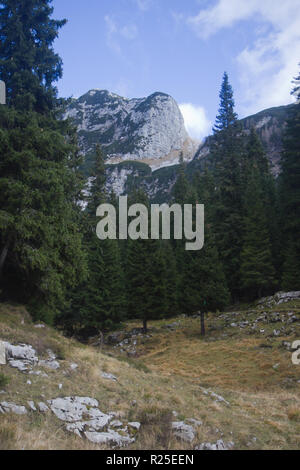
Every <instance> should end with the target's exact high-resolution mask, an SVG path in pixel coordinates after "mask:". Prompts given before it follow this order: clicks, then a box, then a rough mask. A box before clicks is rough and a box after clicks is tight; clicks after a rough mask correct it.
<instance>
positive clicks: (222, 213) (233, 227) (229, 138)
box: [210, 72, 243, 299]
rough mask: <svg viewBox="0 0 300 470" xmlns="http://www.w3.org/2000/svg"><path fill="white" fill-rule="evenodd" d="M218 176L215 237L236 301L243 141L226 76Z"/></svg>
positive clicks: (217, 131)
mask: <svg viewBox="0 0 300 470" xmlns="http://www.w3.org/2000/svg"><path fill="white" fill-rule="evenodd" d="M210 160H211V167H212V171H213V174H214V179H215V184H216V191H215V193H214V195H215V201H214V206H215V233H216V241H217V244H218V249H219V253H220V257H221V260H222V262H223V264H224V270H225V275H226V279H227V283H228V286H229V288H230V292H231V294H232V296H233V299H236V298H238V296H239V291H240V282H239V274H238V273H239V265H240V252H241V230H242V177H241V166H242V161H243V139H242V137H241V128H240V125H239V123H238V120H237V114H236V113H235V111H234V99H233V90H232V87H231V85H230V84H229V80H228V75H227V73H226V72H225V74H224V77H223V82H222V86H221V91H220V109H219V114H218V116H217V118H216V124H215V127H214V139H212V140H211V146H210Z"/></svg>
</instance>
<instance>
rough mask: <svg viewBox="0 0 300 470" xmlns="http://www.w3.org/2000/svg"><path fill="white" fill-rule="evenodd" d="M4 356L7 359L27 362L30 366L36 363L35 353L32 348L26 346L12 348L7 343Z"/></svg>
mask: <svg viewBox="0 0 300 470" xmlns="http://www.w3.org/2000/svg"><path fill="white" fill-rule="evenodd" d="M6 354H7V357H8V359H9V360H10V359H13V360H21V361H28V362H29V363H31V364H36V363H37V362H38V357H37V354H36V351H35V350H34V349H33V347H32V346H30V345H27V344H20V345H19V346H13V345H11V344H9V343H7V345H6Z"/></svg>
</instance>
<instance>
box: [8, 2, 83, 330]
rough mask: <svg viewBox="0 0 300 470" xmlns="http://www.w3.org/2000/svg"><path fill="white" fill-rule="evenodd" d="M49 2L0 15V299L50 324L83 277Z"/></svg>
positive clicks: (74, 171) (73, 163)
mask: <svg viewBox="0 0 300 470" xmlns="http://www.w3.org/2000/svg"><path fill="white" fill-rule="evenodd" d="M50 3H51V2H50V1H37V0H36V1H34V0H25V1H23V0H22V1H21V0H19V1H17V0H7V1H3V2H1V8H0V31H1V44H0V78H1V79H2V80H4V81H5V82H6V85H7V93H8V106H1V107H0V129H1V130H0V153H1V161H0V194H1V195H0V229H1V231H0V273H1V274H0V275H1V287H2V297H3V298H4V299H10V300H17V301H19V302H23V303H26V304H27V305H29V307H30V309H31V311H32V312H33V313H34V315H35V316H36V317H39V318H42V319H44V320H49V321H50V320H51V319H53V317H54V316H55V315H56V314H57V313H58V312H59V311H60V310H64V309H65V307H66V295H67V292H68V291H69V290H70V289H72V287H73V286H75V285H76V283H77V282H78V281H79V280H80V279H82V278H83V277H84V274H85V255H84V251H83V249H82V237H81V234H80V232H79V219H80V210H79V207H78V200H79V195H80V192H81V189H82V187H81V182H80V181H81V179H80V177H79V171H78V165H79V159H78V152H77V148H76V145H74V142H75V129H73V128H72V127H71V126H70V124H69V123H68V122H62V121H59V120H57V119H56V116H55V114H56V112H55V111H56V108H57V107H58V104H59V103H58V101H57V100H56V90H55V87H54V85H53V82H55V80H57V79H58V78H59V77H60V76H61V60H60V58H59V57H58V56H57V55H56V54H55V53H54V52H53V49H52V44H53V41H54V39H55V38H56V37H57V32H58V30H59V28H60V27H61V26H62V25H63V24H64V21H62V22H57V21H55V20H53V19H51V17H50V15H51V13H52V9H51V8H50V7H49V4H50Z"/></svg>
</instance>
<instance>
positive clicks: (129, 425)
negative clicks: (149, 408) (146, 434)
mask: <svg viewBox="0 0 300 470" xmlns="http://www.w3.org/2000/svg"><path fill="white" fill-rule="evenodd" d="M128 427H130V428H132V429H135V430H136V431H139V429H140V427H141V423H138V422H136V421H134V422H132V423H128Z"/></svg>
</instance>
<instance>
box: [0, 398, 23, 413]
mask: <svg viewBox="0 0 300 470" xmlns="http://www.w3.org/2000/svg"><path fill="white" fill-rule="evenodd" d="M1 409H2V410H3V412H4V413H13V414H16V415H26V414H27V410H26V408H25V406H19V405H16V404H15V403H11V402H6V401H3V402H1V403H0V410H1Z"/></svg>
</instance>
